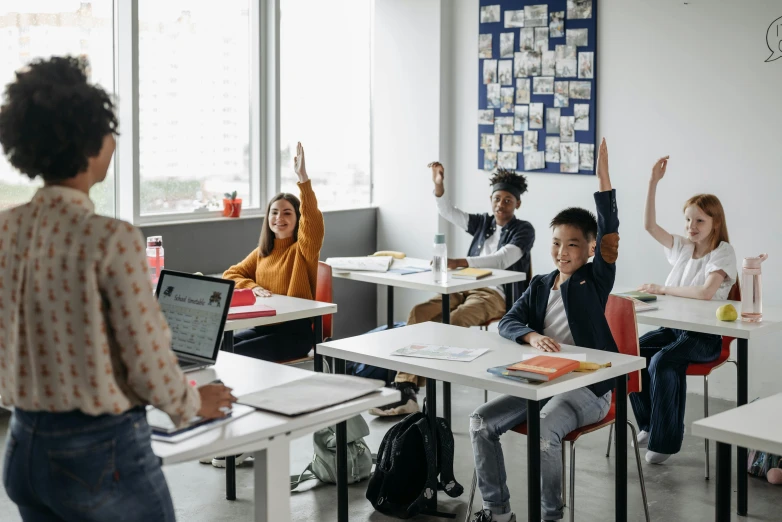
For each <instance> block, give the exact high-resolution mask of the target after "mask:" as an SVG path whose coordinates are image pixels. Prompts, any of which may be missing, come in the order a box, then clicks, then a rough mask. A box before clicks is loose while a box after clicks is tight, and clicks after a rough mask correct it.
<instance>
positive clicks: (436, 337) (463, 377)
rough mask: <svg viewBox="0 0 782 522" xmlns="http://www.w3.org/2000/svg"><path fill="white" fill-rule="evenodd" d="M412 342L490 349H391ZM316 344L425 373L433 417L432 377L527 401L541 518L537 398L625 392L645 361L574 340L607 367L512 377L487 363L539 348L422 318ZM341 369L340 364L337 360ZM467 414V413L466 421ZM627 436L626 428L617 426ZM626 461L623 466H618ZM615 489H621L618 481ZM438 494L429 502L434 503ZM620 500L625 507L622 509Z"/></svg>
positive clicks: (532, 503) (620, 409)
mask: <svg viewBox="0 0 782 522" xmlns="http://www.w3.org/2000/svg"><path fill="white" fill-rule="evenodd" d="M414 343H425V344H440V345H447V346H458V347H462V348H488V349H489V352H487V353H485V354H484V355H482V356H480V357H478V358H477V359H475V360H474V361H472V362H456V361H442V360H436V359H423V358H417V357H400V356H394V355H391V352H393V351H394V350H397V349H398V348H402V347H404V346H407V345H410V344H414ZM318 350H319V351H320V352H321V353H322V354H323V355H326V356H332V357H334V358H336V359H337V360H341V361H342V367H343V368H344V360H349V361H356V362H361V363H365V364H374V365H378V366H382V367H385V368H391V369H394V370H397V371H403V372H410V373H414V374H416V375H421V376H423V377H426V378H427V385H426V399H427V405H428V413H429V416H430V419H431V420H432V422H434V418H435V416H436V404H437V399H436V393H437V391H436V390H437V388H436V380H438V379H439V380H443V381H449V382H453V383H457V384H463V385H465V386H470V387H474V388H480V389H486V390H491V391H493V392H497V393H504V394H508V395H514V396H516V397H521V398H524V399H527V400H528V401H529V410H528V411H529V413H528V416H527V422H528V432H529V433H530V435H529V436H528V437H527V458H528V467H527V472H528V477H527V478H528V480H527V488H528V495H529V500H528V509H529V513H528V517H527V518H528V520H540V437H539V435H537V436H536V434H539V433H540V419H539V411H540V403H539V401H541V400H542V399H546V398H549V397H553V396H554V395H558V394H560V393H564V392H567V391H570V390H575V389H578V388H582V387H584V386H587V385H590V384H594V383H597V382H601V381H605V380H608V379H615V380H616V383H617V392H616V393H617V394H618V396H619V397H624V396H625V395H626V394H627V392H626V390H627V382H626V379H625V375H627V374H629V373H632V372H633V371H637V370H640V369H642V368H644V366H645V361H644V359H643V358H641V357H633V356H629V355H622V354H616V353H610V352H605V351H601V350H591V349H588V348H579V347H575V346H564V345H563V346H562V351H563V352H574V353H585V354H587V360H589V361H592V362H599V363H604V362H608V361H610V362H611V363H612V366H611V367H610V368H603V369H601V370H598V371H596V372H590V373H571V374H569V375H566V376H563V377H561V378H559V379H557V380H555V381H553V382H551V383H544V384H525V383H521V382H517V381H514V380H511V379H506V378H503V377H498V376H495V375H492V374H490V373H488V372H487V371H486V369H487V368H490V367H493V366H499V365H503V364H509V363H513V362H516V361H519V360H521V356H522V355H523V354H525V353H534V354H536V355H540V353H541V352H539V351H538V350H535V349H534V348H532V347H530V346H523V345H519V344H517V343H514V342H513V341H510V340H508V339H504V338H502V337H500V336H499V335H497V334H496V333H493V332H484V331H481V330H476V329H466V328H460V327H455V326H450V325H444V324H441V323H421V324H416V325H412V326H407V327H405V328H397V329H395V330H386V331H383V332H377V333H373V334H367V335H362V336H358V337H351V338H348V339H341V340H339V341H330V342H327V343H322V344H320V345H319V346H318ZM337 368H338V370H339V368H340V366H339V365H337ZM616 404H617V413H616V422H617V425H618V426H624V425H625V422H626V418H627V401H626V400H617V401H616ZM466 422H467V420H466V419H465V423H466ZM617 433H618V434H623V440H626V433H625V430H617ZM626 446H627V445H626V444H625V443H622V442H620V441H617V446H616V447H617V451H624V452H625V459H621V458H619V457H618V458H617V460H616V462H617V471H616V473H617V476H616V480H617V484H622V486H623V488H622V489H621V491H623V492H624V496H625V498H620V497H622V496H623V495H622V494H619V495H617V520H626V517H627V512H626V506H627V501H626V489H625V487H626V483H627V466H626V462H627V461H626V451H627V448H626ZM622 463H624V467H622V465H621V464H622ZM617 491H618V492H620V489H619V487H617ZM436 502H437V497H436V496H435V497H434V500H433V504H434V505H436ZM620 506H621V507H623V510H624V512H621V511H622V509H620Z"/></svg>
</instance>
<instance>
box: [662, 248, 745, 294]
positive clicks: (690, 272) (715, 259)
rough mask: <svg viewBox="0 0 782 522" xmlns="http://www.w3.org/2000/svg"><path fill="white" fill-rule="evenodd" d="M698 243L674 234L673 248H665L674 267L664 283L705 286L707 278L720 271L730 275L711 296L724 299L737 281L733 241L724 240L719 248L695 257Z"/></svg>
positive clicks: (668, 284)
mask: <svg viewBox="0 0 782 522" xmlns="http://www.w3.org/2000/svg"><path fill="white" fill-rule="evenodd" d="M694 252H695V244H694V243H693V242H692V241H690V240H689V239H687V238H685V237H682V236H677V235H676V234H673V247H671V248H670V249H668V248H666V249H665V256H666V257H667V258H668V262H669V263H670V264H671V265H672V266H673V269H672V270H671V273H670V274H668V279H666V280H665V286H702V285H704V284H706V278H707V277H708V276H709V274H711V273H712V272H716V271H717V270H722V271H724V272H725V273H726V274H727V275H728V276H727V277H726V278H725V280H724V281H722V284H721V285H720V287H719V288H718V289H717V293H715V294H714V297H713V298H712V299H716V300H720V301H722V300H725V299H727V298H728V294H729V293H730V289H731V287H732V286H733V284H734V283H735V282H736V276H737V271H736V252H735V251H734V250H733V247H732V246H731V244H730V243H726V242H725V241H723V242H722V243H720V244H719V246H718V247H717V248H715V249H714V250H712V251H711V252H709V253H708V254H706V255H705V256H703V257H702V258H700V259H693V258H692V254H693V253H694Z"/></svg>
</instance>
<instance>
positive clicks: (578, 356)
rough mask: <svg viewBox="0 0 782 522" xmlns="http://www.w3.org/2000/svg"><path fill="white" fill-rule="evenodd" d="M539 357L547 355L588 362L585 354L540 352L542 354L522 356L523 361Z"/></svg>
mask: <svg viewBox="0 0 782 522" xmlns="http://www.w3.org/2000/svg"><path fill="white" fill-rule="evenodd" d="M538 355H545V356H546V357H562V358H563V359H573V360H574V361H586V360H587V356H586V354H585V353H569V352H540V353H525V354H524V355H522V356H521V360H522V361H526V360H528V359H532V358H533V357H537V356H538Z"/></svg>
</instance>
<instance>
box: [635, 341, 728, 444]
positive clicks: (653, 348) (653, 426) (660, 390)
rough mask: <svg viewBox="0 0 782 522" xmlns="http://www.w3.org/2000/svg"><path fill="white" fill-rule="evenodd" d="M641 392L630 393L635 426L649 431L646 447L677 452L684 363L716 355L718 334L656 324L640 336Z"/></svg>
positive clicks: (684, 385)
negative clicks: (654, 327)
mask: <svg viewBox="0 0 782 522" xmlns="http://www.w3.org/2000/svg"><path fill="white" fill-rule="evenodd" d="M640 344H641V356H642V357H646V368H645V369H644V370H642V371H641V392H640V393H631V394H630V403H631V404H632V406H633V413H635V420H636V421H637V422H638V428H639V429H641V430H644V431H646V432H648V433H649V443H648V446H647V447H648V448H649V449H650V450H652V451H656V452H658V453H666V454H668V455H672V454H674V453H679V450H681V449H682V441H683V440H684V408H685V405H686V403H687V366H688V365H689V364H690V363H707V362H711V361H713V360H715V359H716V358H717V357H719V356H720V351H721V350H722V338H721V337H720V336H719V335H710V334H701V333H695V332H687V331H684V330H674V329H672V328H659V329H657V330H654V331H651V332H649V333H646V334H644V335H642V336H641V340H640Z"/></svg>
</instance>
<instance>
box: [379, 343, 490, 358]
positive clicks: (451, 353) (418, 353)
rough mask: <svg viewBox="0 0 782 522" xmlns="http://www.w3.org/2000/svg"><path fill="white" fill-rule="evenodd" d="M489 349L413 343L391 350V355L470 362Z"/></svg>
mask: <svg viewBox="0 0 782 522" xmlns="http://www.w3.org/2000/svg"><path fill="white" fill-rule="evenodd" d="M488 351H489V349H488V348H456V347H454V346H438V345H436V344H411V345H410V346H405V347H404V348H399V349H398V350H395V351H393V352H391V355H402V356H404V357H421V358H423V359H442V360H444V361H461V362H470V361H474V360H475V359H477V358H478V357H480V356H481V355H483V354H485V353H486V352H488Z"/></svg>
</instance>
